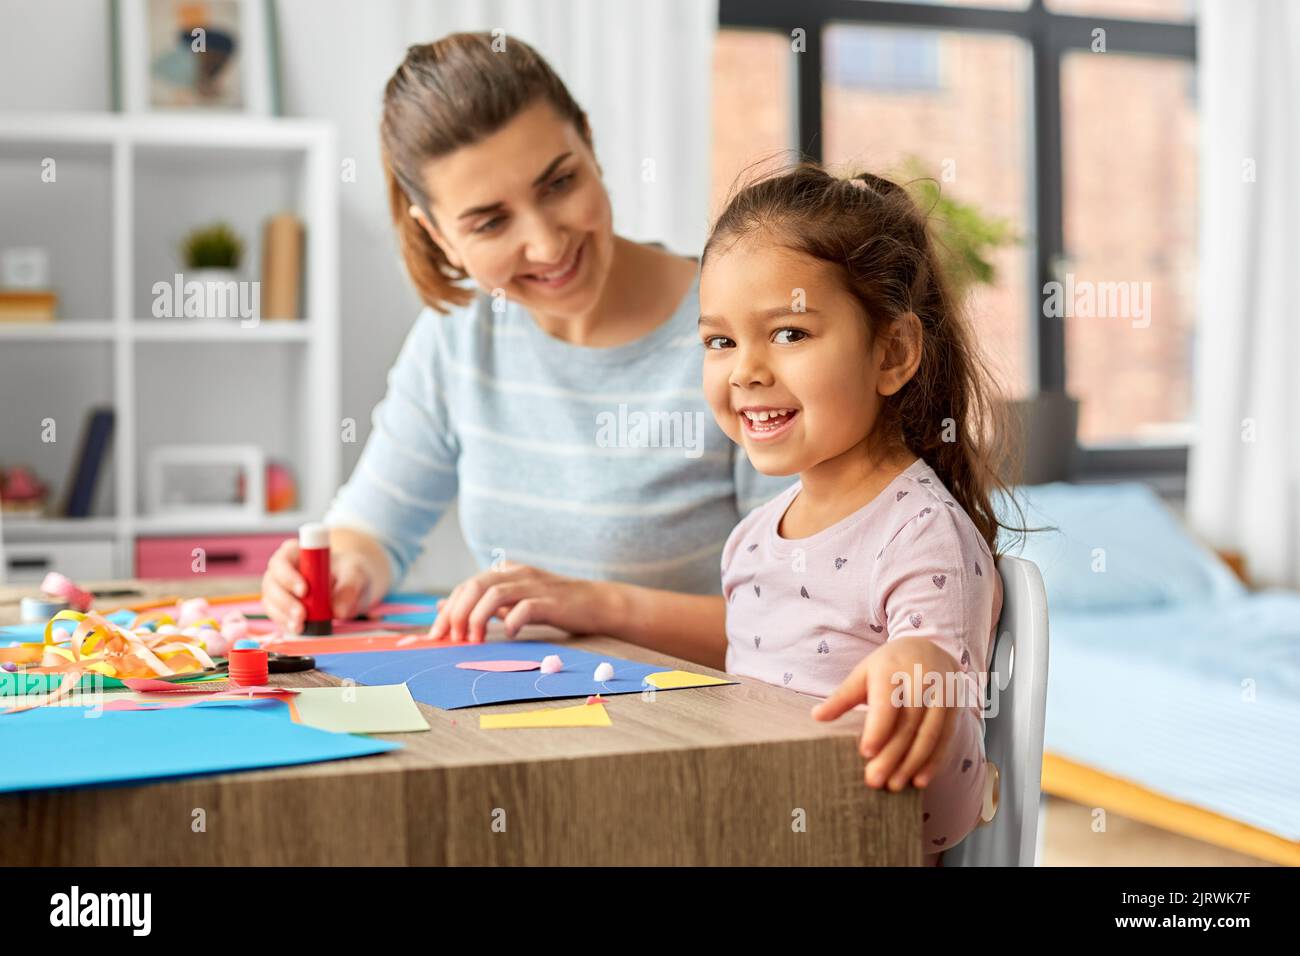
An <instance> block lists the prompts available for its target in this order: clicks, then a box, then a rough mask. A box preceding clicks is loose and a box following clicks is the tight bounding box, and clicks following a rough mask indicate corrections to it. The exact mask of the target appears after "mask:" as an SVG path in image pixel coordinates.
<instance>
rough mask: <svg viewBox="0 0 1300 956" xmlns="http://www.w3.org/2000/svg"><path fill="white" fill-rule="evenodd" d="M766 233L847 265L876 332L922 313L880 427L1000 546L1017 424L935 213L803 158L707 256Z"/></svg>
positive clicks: (993, 546) (731, 222) (730, 214)
mask: <svg viewBox="0 0 1300 956" xmlns="http://www.w3.org/2000/svg"><path fill="white" fill-rule="evenodd" d="M851 180H857V183H856V184H855V183H854V182H852V181H851ZM760 231H762V232H766V233H768V234H770V235H772V236H773V237H774V240H775V241H777V242H780V243H781V244H782V245H784V246H786V247H788V248H791V249H794V250H796V251H798V252H801V253H804V254H805V255H809V256H812V257H814V258H816V259H821V260H823V261H826V262H830V263H834V264H835V265H837V266H839V267H840V268H841V269H842V270H843V275H844V280H845V282H846V284H847V286H848V288H849V290H850V291H851V292H852V293H853V294H854V295H855V296H856V297H857V298H858V300H859V301H860V302H861V303H862V305H863V307H864V309H865V310H866V314H867V317H868V321H869V322H870V323H871V324H872V328H871V332H872V334H873V337H874V335H875V334H877V333H878V332H880V331H883V330H884V329H885V328H887V326H888V323H890V322H892V321H894V320H895V319H896V318H897V317H898V316H901V315H904V314H905V313H907V312H912V313H914V314H915V315H916V317H917V318H918V319H919V320H920V322H921V328H922V341H921V364H920V367H919V368H918V369H917V371H916V375H915V376H913V378H912V379H911V381H909V382H908V383H907V384H906V385H904V386H903V388H902V389H900V390H899V391H898V392H897V393H895V394H894V395H892V396H890V397H889V398H888V399H886V400H885V403H884V412H883V415H882V418H881V421H880V423H879V427H880V428H881V429H882V431H881V434H882V435H884V436H887V438H888V439H889V440H891V441H892V442H895V443H897V442H901V443H902V444H903V445H904V446H905V447H906V448H907V450H909V451H910V452H911V453H912V454H914V455H917V456H918V457H920V458H923V459H925V461H926V462H927V463H929V465H930V467H932V468H933V469H934V470H935V473H936V474H937V475H938V476H939V478H940V479H941V480H942V481H943V483H944V484H945V485H946V486H947V487H948V490H949V491H951V492H952V494H953V496H954V497H955V498H956V499H957V502H958V504H960V505H961V507H962V508H963V509H964V510H965V512H966V514H967V515H969V516H970V519H971V521H973V522H974V524H975V527H976V528H977V529H978V530H979V532H980V534H981V535H982V536H983V538H984V540H985V541H986V542H987V543H988V546H989V548H990V550H992V551H993V552H994V553H995V554H996V553H997V551H998V548H997V537H998V529H999V528H1006V529H1008V530H1011V531H1015V532H1023V531H1024V530H1026V529H1024V528H1023V527H1015V526H1012V525H1009V524H1004V523H1003V520H1002V518H1001V517H1000V516H999V514H998V512H997V508H996V502H995V497H996V496H997V494H998V493H999V492H1001V493H1002V494H1003V495H1004V496H1005V498H1006V500H1007V501H1008V502H1010V503H1012V504H1015V499H1014V497H1013V495H1012V494H1011V484H1010V483H1011V481H1012V480H1013V476H1014V472H1015V467H1016V464H1017V462H1018V460H1019V458H1018V448H1017V447H1016V442H1015V436H1016V435H1017V433H1018V423H1017V422H1016V421H1015V418H1014V415H1013V414H1012V412H1011V410H1010V408H1009V406H1008V405H1007V403H1006V402H1005V401H1003V400H1002V397H1001V395H1000V391H999V389H998V386H997V383H996V379H995V378H994V376H993V375H992V373H991V372H990V370H989V367H988V365H987V363H986V362H985V360H984V358H983V356H982V355H981V353H980V350H979V349H978V348H977V347H976V343H975V339H974V335H973V332H972V330H971V327H970V323H969V320H968V318H967V316H966V314H965V312H964V310H963V309H962V308H961V303H960V302H959V301H958V300H957V299H956V297H955V296H954V295H953V291H952V288H951V285H950V283H949V280H948V277H947V276H945V275H944V273H943V270H942V269H941V267H940V259H939V257H938V255H937V254H936V250H935V240H934V238H933V237H932V235H931V230H930V226H929V223H928V222H927V217H926V214H925V213H924V212H923V211H922V210H921V209H920V208H919V207H918V206H917V204H916V202H915V201H914V200H913V199H912V197H911V195H910V194H909V193H908V191H907V190H906V189H905V188H903V187H902V186H900V185H899V184H898V183H895V182H892V181H890V180H888V179H885V178H883V177H881V176H877V175H874V174H872V173H860V174H858V175H857V176H854V177H851V178H850V179H840V178H838V177H836V176H833V175H831V174H830V173H828V172H827V171H826V170H824V169H823V168H821V167H820V166H818V165H816V164H813V163H800V164H798V165H797V166H795V167H794V168H792V169H789V170H787V171H784V172H779V173H776V174H774V175H768V176H767V177H766V178H763V179H760V180H758V181H757V182H754V183H751V184H750V185H748V186H745V187H744V188H742V189H740V190H739V191H738V192H736V193H735V195H734V196H733V197H732V198H731V200H730V202H728V204H727V206H726V208H725V209H724V210H723V212H722V214H721V215H720V216H719V217H718V219H717V221H716V222H715V223H714V225H713V229H712V232H711V234H710V236H709V239H708V242H707V243H706V244H705V247H704V254H703V256H702V257H701V263H702V264H707V263H708V259H709V255H710V254H711V253H716V252H717V251H718V249H719V246H721V245H723V244H725V243H729V242H731V241H733V240H735V239H738V238H741V237H744V236H746V235H750V234H754V233H757V232H760ZM1017 507H1018V506H1017Z"/></svg>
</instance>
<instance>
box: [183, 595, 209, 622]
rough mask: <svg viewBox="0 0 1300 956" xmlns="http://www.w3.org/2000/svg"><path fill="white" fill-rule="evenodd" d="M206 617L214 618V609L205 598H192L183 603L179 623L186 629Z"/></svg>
mask: <svg viewBox="0 0 1300 956" xmlns="http://www.w3.org/2000/svg"><path fill="white" fill-rule="evenodd" d="M205 617H212V608H211V606H210V605H209V604H208V602H207V601H205V600H204V599H203V598H190V599H189V600H188V601H182V602H181V607H180V620H179V621H178V622H177V623H179V624H180V626H181V627H184V626H185V625H186V624H193V623H195V622H196V621H201V620H203V619H204V618H205Z"/></svg>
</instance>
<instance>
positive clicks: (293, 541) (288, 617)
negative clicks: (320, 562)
mask: <svg viewBox="0 0 1300 956" xmlns="http://www.w3.org/2000/svg"><path fill="white" fill-rule="evenodd" d="M381 577H383V578H386V575H384V574H383V572H382V570H381V571H378V572H377V570H376V565H375V561H374V560H373V555H370V554H367V553H366V552H365V551H359V550H356V549H352V548H348V547H338V546H337V545H336V544H335V539H334V534H333V533H332V534H331V539H330V595H331V603H332V605H333V613H334V617H335V618H344V619H346V618H352V617H356V616H357V615H358V614H360V613H361V612H362V611H365V610H367V609H369V608H370V606H371V605H372V604H374V603H375V601H377V600H378V599H379V598H380V597H381V596H382V595H383V594H384V592H385V591H386V590H387V582H386V580H380V578H381ZM306 594H307V582H306V580H305V579H304V578H303V576H302V575H301V574H300V573H299V572H298V539H297V538H290V539H288V540H287V541H285V542H284V543H283V544H281V545H280V547H278V548H277V549H276V551H275V553H274V554H273V555H271V560H270V561H268V562H267V565H266V573H265V574H263V575H262V605H263V606H264V607H265V608H266V614H267V617H269V618H270V619H271V620H272V621H273V622H274V623H276V624H278V625H280V627H281V628H283V629H284V630H285V631H286V632H288V633H290V634H301V633H302V625H303V621H304V620H305V619H306V614H307V612H306V609H305V608H304V607H303V604H302V599H303V597H304V596H305V595H306Z"/></svg>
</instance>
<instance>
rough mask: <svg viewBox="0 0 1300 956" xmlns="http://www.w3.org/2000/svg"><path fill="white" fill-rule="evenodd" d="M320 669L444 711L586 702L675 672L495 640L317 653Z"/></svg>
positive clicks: (533, 643) (636, 688)
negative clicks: (390, 688)
mask: <svg viewBox="0 0 1300 956" xmlns="http://www.w3.org/2000/svg"><path fill="white" fill-rule="evenodd" d="M548 654H556V655H558V656H559V658H560V660H561V661H562V662H563V663H564V669H563V670H561V671H560V672H558V673H555V674H543V673H541V671H535V670H534V671H512V672H507V673H496V672H492V671H471V670H463V669H461V668H459V667H457V666H456V665H457V664H459V663H461V662H462V661H503V660H509V661H541V659H542V658H543V657H545V656H546V655H548ZM315 656H316V667H317V669H318V670H322V671H324V672H325V673H327V674H333V675H334V676H335V677H339V678H342V679H345V680H348V679H350V680H353V681H356V682H357V683H358V684H402V683H404V684H406V686H407V687H408V688H409V689H410V691H411V696H412V697H414V698H415V699H416V700H418V701H421V702H423V703H426V704H431V705H433V706H434V707H441V708H442V709H443V710H456V709H457V708H460V707H477V706H481V705H483V704H505V703H509V702H510V701H517V700H551V699H554V698H561V697H588V696H590V695H591V694H606V695H608V694H636V693H639V692H640V691H641V690H643V689H644V687H645V686H647V685H646V684H645V677H646V676H647V675H648V674H658V673H661V672H662V671H665V670H671V669H672V668H669V667H664V666H663V665H662V664H637V663H635V662H633V661H628V660H624V659H623V658H621V657H611V656H609V655H607V654H605V655H602V654H592V653H590V652H589V651H580V650H578V649H577V648H575V647H574V646H572V645H568V646H563V647H562V646H560V645H558V644H543V643H539V642H536V641H491V642H489V643H485V644H460V645H455V646H452V647H435V648H429V649H427V650H418V651H359V652H357V653H353V654H317V655H315ZM604 661H607V662H609V664H610V666H612V667H613V668H614V677H613V679H612V680H609V681H606V682H605V683H599V682H597V681H596V680H594V679H593V678H592V675H593V674H594V673H595V671H596V665H597V664H600V663H601V662H604Z"/></svg>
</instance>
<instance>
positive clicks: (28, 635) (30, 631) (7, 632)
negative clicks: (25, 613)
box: [0, 618, 77, 644]
mask: <svg viewBox="0 0 1300 956" xmlns="http://www.w3.org/2000/svg"><path fill="white" fill-rule="evenodd" d="M46 623H47V622H45V621H41V622H40V623H39V624H9V625H6V626H5V627H0V639H3V640H5V641H6V642H13V643H17V644H40V643H42V642H44V640H45V624H46ZM76 629H77V622H76V621H69V620H68V619H67V618H64V619H63V620H62V621H59V622H58V623H57V624H55V625H54V632H55V633H56V634H57V633H59V632H60V631H62V632H63V639H64V640H65V641H66V640H67V639H68V636H69V635H70V634H71V633H72V632H73V631H75V630H76Z"/></svg>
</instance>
